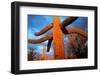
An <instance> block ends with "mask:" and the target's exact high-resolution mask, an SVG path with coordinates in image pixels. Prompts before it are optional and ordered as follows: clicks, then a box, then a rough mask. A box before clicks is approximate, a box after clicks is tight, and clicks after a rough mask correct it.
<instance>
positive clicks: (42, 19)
mask: <svg viewBox="0 0 100 76" xmlns="http://www.w3.org/2000/svg"><path fill="white" fill-rule="evenodd" d="M66 18H69V16H60V21H61V23H62V21H64V20H65V19H66ZM27 20H28V39H39V38H42V37H44V36H45V35H47V34H50V33H51V31H52V30H49V31H48V32H46V33H45V34H43V35H41V36H35V35H34V33H36V32H38V31H40V30H41V29H42V28H44V27H45V26H46V25H48V24H50V23H52V22H53V16H44V15H28V16H27ZM72 27H74V28H80V27H82V28H83V29H84V31H86V32H87V31H88V29H87V17H79V18H78V19H77V20H76V21H74V22H73V23H71V24H70V25H69V26H67V27H66V28H72ZM64 39H67V38H64ZM66 41H67V40H66ZM47 42H48V41H45V42H43V43H40V44H28V48H30V47H31V48H35V50H34V51H36V52H38V53H41V50H42V48H43V46H44V47H45V48H46V45H47ZM48 54H50V55H53V54H54V52H53V46H51V49H50V52H49V53H48Z"/></svg>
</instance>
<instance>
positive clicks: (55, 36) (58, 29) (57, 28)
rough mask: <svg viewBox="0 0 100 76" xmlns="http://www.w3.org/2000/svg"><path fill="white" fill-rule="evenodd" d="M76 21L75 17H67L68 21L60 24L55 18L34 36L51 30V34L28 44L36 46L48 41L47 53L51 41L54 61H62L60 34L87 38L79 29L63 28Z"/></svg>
mask: <svg viewBox="0 0 100 76" xmlns="http://www.w3.org/2000/svg"><path fill="white" fill-rule="evenodd" d="M76 19H77V17H69V18H68V19H65V20H64V21H63V22H62V23H60V19H59V17H57V16H55V17H54V22H53V23H51V24H48V25H47V26H46V27H44V28H43V29H42V30H40V31H39V32H37V33H35V35H36V36H40V35H42V34H44V33H45V32H47V31H48V30H50V29H51V28H52V30H53V31H52V32H51V34H48V35H46V36H44V37H42V38H40V39H37V40H28V43H31V44H38V43H41V42H44V41H46V40H48V45H47V51H49V49H50V46H51V43H52V41H53V44H54V53H55V59H64V44H63V41H64V40H63V36H62V34H72V33H78V34H80V35H81V36H83V37H85V38H87V32H85V31H84V30H82V29H80V28H65V26H68V25H69V24H71V23H72V22H74V21H75V20H76Z"/></svg>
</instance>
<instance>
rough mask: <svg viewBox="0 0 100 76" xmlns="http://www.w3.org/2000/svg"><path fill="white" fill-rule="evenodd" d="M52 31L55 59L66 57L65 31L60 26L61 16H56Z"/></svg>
mask: <svg viewBox="0 0 100 76" xmlns="http://www.w3.org/2000/svg"><path fill="white" fill-rule="evenodd" d="M52 32H53V45H54V53H55V59H64V57H65V53H64V40H63V33H62V30H61V28H60V18H59V17H58V16H54V23H53V29H52Z"/></svg>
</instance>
